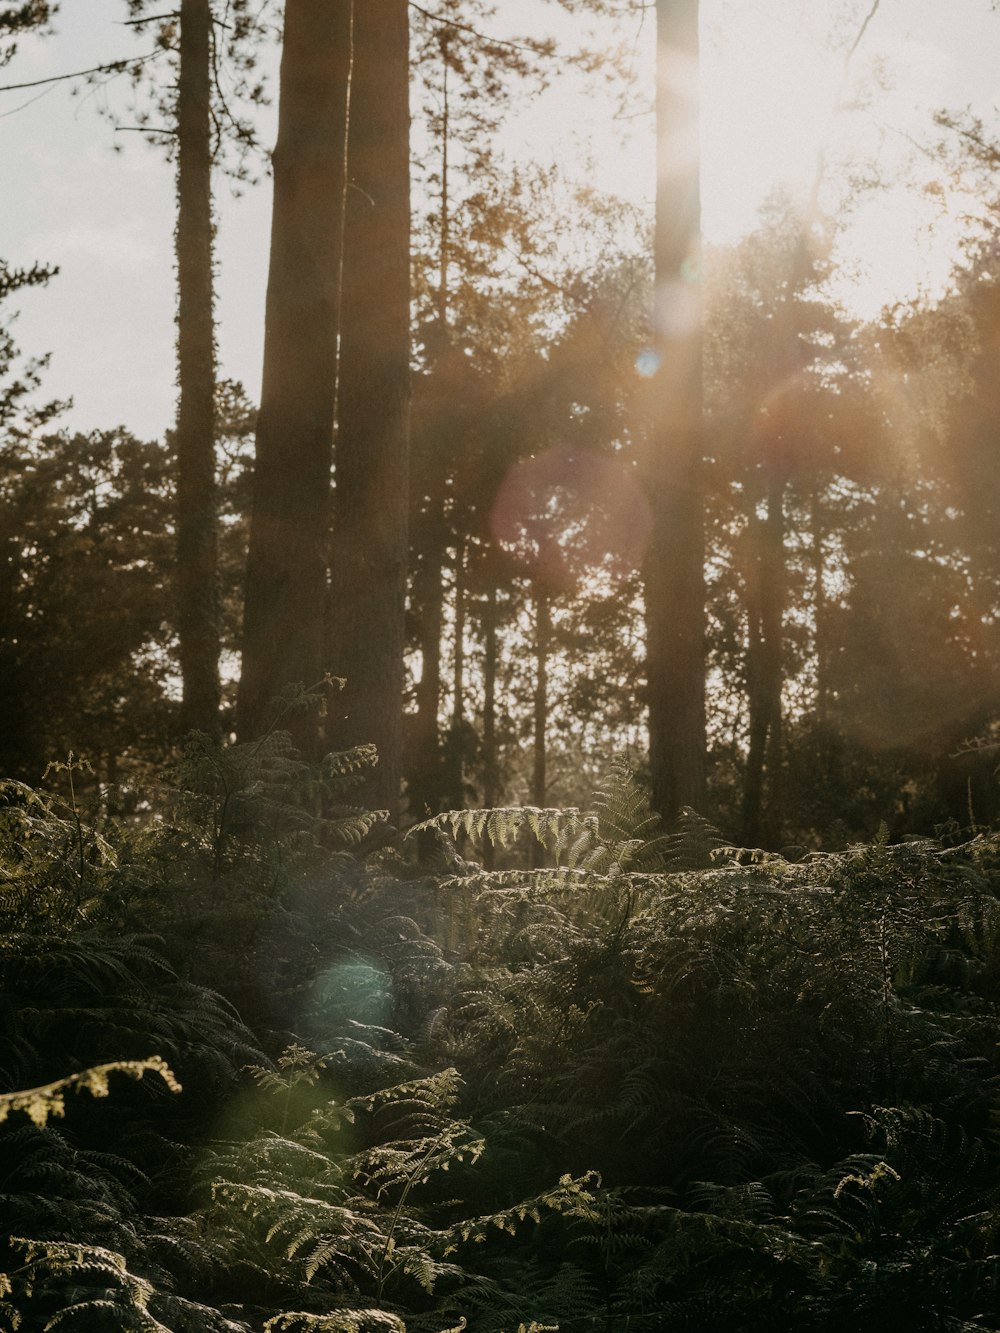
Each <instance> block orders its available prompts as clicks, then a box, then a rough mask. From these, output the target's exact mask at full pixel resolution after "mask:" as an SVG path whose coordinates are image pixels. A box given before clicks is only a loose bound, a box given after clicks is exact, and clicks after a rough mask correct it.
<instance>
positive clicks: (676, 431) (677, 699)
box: [644, 0, 705, 820]
mask: <svg viewBox="0 0 1000 1333" xmlns="http://www.w3.org/2000/svg"><path fill="white" fill-rule="evenodd" d="M656 12H657V49H658V60H657V66H658V77H657V87H658V94H657V113H656V120H657V144H658V149H657V151H658V172H657V190H656V233H655V261H656V311H655V315H656V321H657V351H658V354H659V369H658V371H657V374H656V377H655V382H654V404H655V405H654V419H653V420H652V422H651V423H650V432H651V440H650V453H651V458H650V467H649V474H648V477H649V496H650V503H651V507H652V511H653V531H652V537H651V540H650V545H649V551H648V553H647V560H646V568H645V571H644V572H645V603H646V671H647V686H648V699H649V736H650V767H651V776H652V804H653V808H654V809H655V810H657V811H658V812H659V813H660V814H661V815H662V816H663V817H664V819H668V820H669V819H670V818H672V817H673V815H674V814H675V813H676V811H677V809H678V807H680V806H682V805H693V806H699V805H701V804H702V802H703V797H704V787H705V574H704V542H705V539H704V518H703V478H702V369H701V362H702V330H701V319H702V316H701V295H700V290H699V285H698V272H697V263H698V245H699V231H700V213H701V207H700V189H699V175H698V173H699V155H698V151H697V123H698V122H697V95H696V91H695V90H696V85H697V75H698V49H699V47H698V2H697V0H657V6H656Z"/></svg>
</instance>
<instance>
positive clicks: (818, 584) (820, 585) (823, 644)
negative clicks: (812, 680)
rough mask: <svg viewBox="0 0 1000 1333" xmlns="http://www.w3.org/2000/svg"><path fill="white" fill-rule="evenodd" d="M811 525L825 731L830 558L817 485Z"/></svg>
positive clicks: (820, 718)
mask: <svg viewBox="0 0 1000 1333" xmlns="http://www.w3.org/2000/svg"><path fill="white" fill-rule="evenodd" d="M809 525H810V527H811V528H812V548H811V555H812V576H813V623H814V630H813V636H814V637H813V647H814V651H815V653H816V705H815V707H816V721H817V722H818V723H819V725H820V727H822V728H823V729H824V731H825V729H826V724H827V719H828V716H829V711H830V684H829V679H830V664H829V662H828V661H827V635H826V618H827V605H826V585H825V583H824V575H825V573H826V559H825V553H824V550H823V537H824V534H825V527H824V514H823V498H822V494H821V492H820V488H819V487H818V486H817V487H815V489H814V490H813V492H812V495H811V496H810V498H809Z"/></svg>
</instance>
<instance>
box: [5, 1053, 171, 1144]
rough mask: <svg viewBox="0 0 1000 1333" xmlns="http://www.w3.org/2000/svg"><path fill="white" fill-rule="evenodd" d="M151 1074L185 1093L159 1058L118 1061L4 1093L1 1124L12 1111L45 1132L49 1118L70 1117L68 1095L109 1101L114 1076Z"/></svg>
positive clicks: (169, 1086)
mask: <svg viewBox="0 0 1000 1333" xmlns="http://www.w3.org/2000/svg"><path fill="white" fill-rule="evenodd" d="M149 1072H154V1073H157V1074H159V1075H160V1077H161V1078H162V1079H163V1081H164V1083H165V1084H166V1085H167V1087H168V1088H169V1089H170V1091H171V1092H180V1091H181V1085H180V1084H179V1083H178V1082H177V1080H176V1079H175V1078H174V1076H173V1073H172V1072H171V1070H170V1068H169V1066H168V1065H167V1064H166V1063H165V1062H164V1061H163V1060H162V1059H161V1058H160V1056H158V1055H153V1056H150V1058H149V1059H148V1060H114V1061H111V1062H110V1063H109V1064H103V1065H94V1066H92V1067H91V1068H90V1069H85V1070H83V1072H82V1073H79V1074H69V1075H67V1076H66V1077H65V1078H60V1079H57V1080H56V1081H55V1082H54V1083H46V1084H45V1085H44V1086H42V1087H39V1088H27V1089H24V1090H23V1091H20V1092H6V1093H0V1124H3V1122H4V1121H5V1120H6V1119H7V1117H8V1116H9V1115H10V1114H11V1112H12V1111H22V1112H24V1114H25V1115H27V1116H28V1117H29V1119H30V1120H31V1121H32V1123H33V1124H35V1125H37V1126H38V1128H39V1129H42V1128H43V1127H44V1126H45V1124H46V1123H47V1121H48V1119H49V1116H63V1115H65V1114H66V1093H67V1092H89V1093H90V1095H91V1096H92V1097H106V1096H107V1095H108V1085H109V1075H110V1074H128V1075H129V1077H131V1078H142V1076H143V1074H146V1073H149Z"/></svg>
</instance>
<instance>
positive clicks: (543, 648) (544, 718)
mask: <svg viewBox="0 0 1000 1333" xmlns="http://www.w3.org/2000/svg"><path fill="white" fill-rule="evenodd" d="M534 595H535V691H534V697H533V699H532V722H533V737H532V762H531V803H532V805H537V806H539V807H544V805H545V798H546V790H547V787H548V773H547V768H548V762H547V761H548V751H547V749H546V735H545V733H546V727H547V724H548V720H549V648H550V645H551V642H552V607H551V604H550V601H549V593H548V589H547V588H545V587H544V586H543V585H542V584H541V582H539V581H538V580H537V579H536V580H535V587H534ZM531 863H532V865H533V866H541V865H544V863H545V849H544V848H543V847H542V845H541V843H539V842H533V843H532V845H531Z"/></svg>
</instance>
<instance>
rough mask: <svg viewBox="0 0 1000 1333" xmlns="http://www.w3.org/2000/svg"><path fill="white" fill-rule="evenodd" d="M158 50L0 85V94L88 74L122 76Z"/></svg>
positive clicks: (157, 52) (38, 86) (81, 77)
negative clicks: (66, 72) (67, 71)
mask: <svg viewBox="0 0 1000 1333" xmlns="http://www.w3.org/2000/svg"><path fill="white" fill-rule="evenodd" d="M160 54H161V52H160V51H159V50H156V51H148V52H147V53H146V54H145V55H144V56H129V57H128V58H126V59H123V60H112V61H111V62H110V63H109V64H107V65H93V66H92V67H91V68H90V69H76V70H73V72H72V73H70V74H50V75H49V77H48V78H47V79H30V80H29V81H28V82H27V83H4V84H0V93H13V92H17V91H19V90H20V89H22V88H41V87H42V85H43V84H47V83H62V82H63V81H64V80H66V79H84V78H86V77H87V75H88V74H124V72H125V71H126V70H127V69H129V68H130V66H132V65H144V64H145V63H146V61H147V60H152V59H154V57H156V56H158V55H160Z"/></svg>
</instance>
